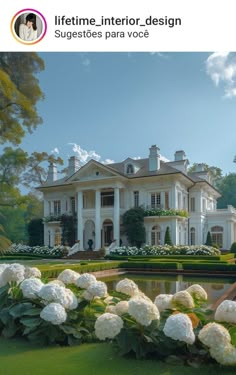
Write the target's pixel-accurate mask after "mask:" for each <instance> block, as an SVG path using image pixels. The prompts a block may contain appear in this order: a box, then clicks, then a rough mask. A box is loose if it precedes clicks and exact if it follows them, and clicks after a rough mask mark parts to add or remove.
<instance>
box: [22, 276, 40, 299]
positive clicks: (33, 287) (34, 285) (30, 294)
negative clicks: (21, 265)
mask: <svg viewBox="0 0 236 375" xmlns="http://www.w3.org/2000/svg"><path fill="white" fill-rule="evenodd" d="M43 286H44V284H43V283H42V281H41V280H39V279H38V278H33V277H31V278H29V279H25V280H23V281H22V283H21V284H20V289H21V290H22V293H23V296H24V297H25V298H31V299H36V298H38V294H39V292H40V290H41V288H42V287H43Z"/></svg>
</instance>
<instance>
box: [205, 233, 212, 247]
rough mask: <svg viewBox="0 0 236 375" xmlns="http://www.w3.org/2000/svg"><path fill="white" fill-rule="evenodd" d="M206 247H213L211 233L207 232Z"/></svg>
mask: <svg viewBox="0 0 236 375" xmlns="http://www.w3.org/2000/svg"><path fill="white" fill-rule="evenodd" d="M205 245H207V246H212V238H211V233H210V232H209V231H208V232H207V238H206V243H205Z"/></svg>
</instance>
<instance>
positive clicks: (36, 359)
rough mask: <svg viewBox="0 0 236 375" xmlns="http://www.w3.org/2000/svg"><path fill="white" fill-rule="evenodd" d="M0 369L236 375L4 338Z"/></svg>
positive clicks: (92, 374) (106, 348)
mask: <svg viewBox="0 0 236 375" xmlns="http://www.w3.org/2000/svg"><path fill="white" fill-rule="evenodd" d="M0 368H1V371H0V373H2V374H4V375H15V374H17V375H65V374H68V375H79V374H81V375H82V374H83V375H107V374H109V375H120V374H122V375H144V374H145V375H199V373H200V372H201V373H202V374H203V375H235V368H226V367H225V368H224V367H220V366H218V365H209V366H202V367H200V368H193V367H188V366H177V365H168V364H165V363H162V362H158V361H150V360H142V361H140V360H139V361H138V360H136V359H133V358H132V359H131V358H120V357H118V356H117V355H116V354H115V352H114V350H113V349H112V347H111V346H110V345H109V344H83V345H81V346H74V347H66V348H64V347H49V348H41V347H35V346H32V345H31V344H29V343H27V342H25V341H23V340H16V339H12V340H5V339H3V338H0Z"/></svg>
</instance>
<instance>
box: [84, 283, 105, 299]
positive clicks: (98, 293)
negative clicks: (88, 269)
mask: <svg viewBox="0 0 236 375" xmlns="http://www.w3.org/2000/svg"><path fill="white" fill-rule="evenodd" d="M87 292H88V293H90V294H92V295H93V296H94V297H106V295H107V286H106V284H105V283H104V282H103V281H96V282H95V283H93V284H91V285H90V286H89V287H88V289H87Z"/></svg>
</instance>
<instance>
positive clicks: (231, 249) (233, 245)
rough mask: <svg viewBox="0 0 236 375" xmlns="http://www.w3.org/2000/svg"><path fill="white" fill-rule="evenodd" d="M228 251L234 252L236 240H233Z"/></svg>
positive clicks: (235, 251) (235, 250)
mask: <svg viewBox="0 0 236 375" xmlns="http://www.w3.org/2000/svg"><path fill="white" fill-rule="evenodd" d="M230 252H231V253H234V254H235V253H236V242H233V243H232V245H231V248H230Z"/></svg>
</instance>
